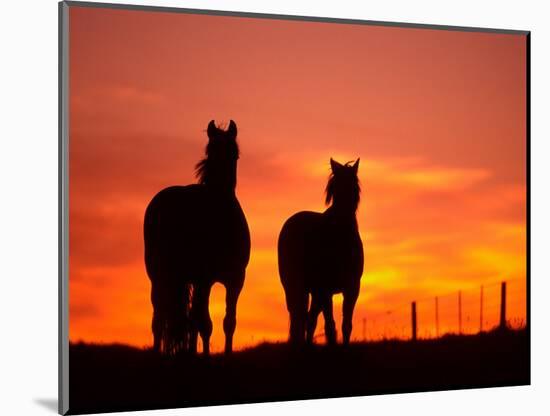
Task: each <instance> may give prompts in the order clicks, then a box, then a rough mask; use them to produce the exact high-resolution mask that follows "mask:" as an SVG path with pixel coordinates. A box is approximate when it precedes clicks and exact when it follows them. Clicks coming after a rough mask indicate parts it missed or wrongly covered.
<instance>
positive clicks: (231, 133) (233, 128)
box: [227, 120, 237, 140]
mask: <svg viewBox="0 0 550 416" xmlns="http://www.w3.org/2000/svg"><path fill="white" fill-rule="evenodd" d="M227 136H228V137H229V138H230V139H233V140H235V139H236V138H237V125H236V124H235V122H234V121H233V120H231V121H230V122H229V127H228V128H227Z"/></svg>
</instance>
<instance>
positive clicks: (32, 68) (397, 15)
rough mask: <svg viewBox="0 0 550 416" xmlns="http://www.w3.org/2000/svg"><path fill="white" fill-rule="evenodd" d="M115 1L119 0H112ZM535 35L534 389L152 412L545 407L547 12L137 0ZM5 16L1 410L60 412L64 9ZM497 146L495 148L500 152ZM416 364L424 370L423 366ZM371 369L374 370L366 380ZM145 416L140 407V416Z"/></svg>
mask: <svg viewBox="0 0 550 416" xmlns="http://www.w3.org/2000/svg"><path fill="white" fill-rule="evenodd" d="M112 2H117V1H116V0H112ZM128 2H133V3H134V4H154V5H164V6H167V5H168V6H180V7H190V8H204V9H214V10H216V9H217V10H233V11H250V12H260V13H280V14H297V15H306V16H324V17H341V18H354V19H366V20H382V21H394V22H414V23H429V24H446V25H459V26H477V27H492V28H507V29H520V30H531V31H532V61H531V62H532V72H531V75H532V77H531V81H532V101H531V103H532V166H531V172H532V210H531V214H532V266H533V269H532V302H531V307H532V322H531V324H532V329H533V331H532V332H533V338H532V364H533V365H532V386H529V387H514V388H498V389H495V388H493V389H484V390H470V391H454V392H439V393H426V394H408V395H388V396H375V397H365V398H351V399H337V400H318V401H309V402H290V403H277V404H253V405H245V406H223V407H216V408H195V409H185V410H172V411H158V412H147V414H151V415H161V414H162V415H176V414H178V415H179V414H187V415H222V414H223V415H228V416H232V415H239V416H241V415H243V416H248V415H256V414H258V413H262V414H264V415H279V414H281V413H282V412H284V413H288V414H310V413H322V414H333V413H337V412H340V413H341V412H350V413H353V414H363V413H370V414H400V413H407V414H422V415H441V414H445V415H465V414H474V415H478V414H484V413H486V414H488V413H490V414H502V415H514V416H516V415H518V414H521V413H525V414H535V415H537V414H550V413H548V412H549V411H550V403H549V401H550V400H549V397H548V396H549V395H550V382H549V379H550V367H549V359H548V356H549V355H550V345H549V336H548V331H549V330H550V322H549V320H550V319H549V318H550V313H549V304H550V299H549V298H548V297H549V294H550V285H549V283H548V282H549V280H550V274H549V267H548V258H549V257H550V256H549V254H550V253H549V249H548V245H547V237H546V236H548V235H550V227H549V225H550V221H549V219H548V216H549V215H550V186H549V185H548V183H547V180H548V179H549V173H550V169H549V165H550V162H549V161H548V160H547V158H548V157H550V155H549V152H548V150H549V147H550V144H549V143H550V132H549V129H548V122H547V120H548V118H549V117H550V111H549V108H548V106H547V103H548V93H549V79H550V60H549V51H550V19H549V18H550V14H549V13H548V12H547V10H546V7H545V4H546V3H547V2H545V1H526V0H524V1H519V0H514V1H507V0H500V1H499V0H496V1H481V0H475V1H469V0H461V1H455V2H444V1H441V0H435V1H427V0H414V1H411V0H403V1H396V0H386V1H376V2H373V3H369V2H363V1H361V2H359V1H355V2H353V1H351V0H338V1H330V2H326V3H322V2H320V1H319V0H317V1H304V0H264V1H262V2H261V3H260V2H257V1H253V0H228V1H221V0H219V1H214V0H204V1H162V0H151V1H139V0H131V1H130V0H128ZM2 3H3V4H2V9H1V11H0V19H1V21H0V31H1V36H0V42H1V43H0V45H1V49H0V57H1V58H0V59H1V60H0V83H1V84H0V85H1V88H0V105H1V108H0V146H1V148H0V181H1V187H0V195H1V197H0V210H1V211H0V242H1V247H0V249H1V250H0V282H1V284H0V350H1V351H0V392H1V393H0V414H2V415H4V414H25V415H34V414H39V415H40V414H54V410H53V409H54V406H55V403H56V398H57V137H58V136H57V4H56V1H54V0H32V1H31V0H24V1H15V0H11V1H4V2H2ZM495 151H498V149H495ZM419 371H422V370H421V369H419ZM366 376H368V375H366ZM143 414H145V413H143Z"/></svg>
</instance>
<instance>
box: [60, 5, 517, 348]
mask: <svg viewBox="0 0 550 416" xmlns="http://www.w3.org/2000/svg"><path fill="white" fill-rule="evenodd" d="M525 59H526V48H525V37H524V36H521V35H504V34H488V33H467V32H454V31H438V30H427V29H405V28H395V27H376V26H363V25H343V24H328V23H313V22H293V21H280V20H270V19H269V20H267V19H251V18H230V17H220V16H201V15H186V14H168V13H159V12H143V11H123V10H108V9H98V8H80V7H74V6H73V7H71V8H70V339H71V340H72V341H77V340H85V341H94V342H124V343H129V344H133V345H140V346H145V345H150V344H151V343H152V335H151V331H150V319H151V313H152V307H151V305H150V301H149V293H150V283H149V280H148V278H147V275H146V272H145V268H144V263H143V240H142V221H143V214H144V210H145V207H146V206H147V204H148V202H149V201H150V199H151V198H152V197H153V196H154V195H155V193H156V192H158V191H159V190H161V189H162V188H164V187H166V186H169V185H174V184H188V183H193V182H194V181H195V179H194V176H193V167H194V165H195V163H196V162H197V161H198V160H199V159H200V158H201V157H202V155H203V152H204V146H205V144H206V140H207V139H206V134H205V129H206V126H207V124H208V122H209V121H210V120H211V119H215V120H218V121H228V120H229V119H234V120H235V121H236V122H237V125H238V128H239V136H238V140H239V144H240V147H241V158H240V160H239V172H238V175H239V176H238V185H237V195H238V197H239V200H240V202H241V205H242V206H243V209H244V211H245V213H246V215H247V219H248V223H249V227H250V229H251V233H252V252H251V261H250V264H249V267H248V269H247V279H246V281H245V285H244V289H243V292H242V294H241V298H240V300H239V304H238V315H237V318H238V325H237V331H236V333H235V344H236V346H237V347H243V346H246V345H250V344H254V343H256V342H260V341H262V340H264V339H266V340H284V339H285V338H286V336H287V329H288V318H287V313H286V308H285V305H284V295H283V290H282V287H281V285H280V283H279V278H278V273H277V266H276V264H277V259H276V241H277V236H278V233H279V231H280V228H281V226H282V224H283V222H284V221H285V219H286V218H288V217H289V216H290V215H292V214H293V213H294V212H296V211H300V210H305V209H308V210H316V211H320V210H323V209H324V205H323V201H324V195H323V190H324V187H325V184H326V180H327V176H328V173H329V158H330V157H333V158H335V159H336V160H339V161H340V162H346V161H348V160H352V159H355V158H357V157H361V166H360V169H359V175H360V179H361V183H362V190H363V191H362V200H361V205H360V208H359V211H358V221H359V225H360V231H361V236H362V239H363V242H364V245H365V273H364V275H363V279H362V288H361V294H360V297H359V300H358V304H357V307H356V312H355V317H354V322H355V329H354V334H353V336H354V337H355V338H361V337H362V335H363V334H362V322H363V321H362V320H363V318H366V319H367V332H368V333H367V336H369V337H375V336H379V335H380V331H381V329H380V328H375V327H372V333H371V332H370V331H371V329H370V325H374V324H375V321H376V319H378V320H381V319H382V317H384V316H385V317H386V318H388V316H389V315H387V314H386V313H385V312H386V311H388V310H394V309H395V310H396V311H397V312H395V313H394V314H393V315H392V317H397V316H398V315H399V314H400V313H401V315H402V317H401V318H399V319H398V322H396V323H394V325H393V328H394V330H395V328H398V327H399V328H405V329H403V331H405V332H407V331H408V329H407V327H406V325H407V324H408V322H409V321H408V320H409V319H410V318H409V315H408V311H409V309H410V301H412V300H419V301H420V300H424V299H425V301H423V302H420V303H419V321H420V322H419V330H420V332H421V333H427V332H429V331H433V328H434V324H433V322H432V321H433V319H432V315H433V314H432V311H433V302H434V300H433V298H434V296H436V295H446V294H451V295H449V296H447V297H442V298H441V300H440V307H441V312H440V315H441V318H440V319H441V323H440V325H441V327H442V328H446V327H448V328H449V329H450V330H452V329H453V325H455V326H456V316H455V311H456V291H458V290H459V289H461V290H463V291H464V294H463V302H464V311H465V312H464V313H465V316H464V324H463V325H464V327H465V330H474V329H476V328H478V327H479V296H480V294H479V291H480V285H482V284H484V285H491V284H495V283H498V282H500V281H501V280H508V281H510V283H509V291H510V294H509V300H510V304H509V316H512V317H515V318H518V319H524V318H525V276H526V266H525V265H526V250H525V246H526V224H525V217H526V173H525V172H526V147H525V146H526V145H525V143H526V134H525V131H526V113H525V108H526V99H525V95H526V82H525V79H526V72H525ZM498 290H499V288H498V286H494V285H493V286H488V287H487V288H486V289H485V297H486V300H485V302H486V309H487V310H486V312H485V317H486V319H487V320H488V323H489V324H495V323H496V322H497V321H496V320H497V319H498V318H497V309H498V305H497V303H498ZM223 296H224V290H223V288H222V287H221V286H219V285H217V286H215V287H214V290H213V293H212V298H211V314H212V318H213V321H214V334H213V340H212V343H213V349H214V350H219V349H220V347H221V346H222V343H223V332H222V329H221V319H222V318H223V310H224V298H223ZM339 305H340V303H339V300H338V299H337V302H336V308H337V310H336V316H338V319H337V323H339V322H340V319H339V317H340V314H341V313H340V306H339ZM446 314H448V315H449V316H448V317H446ZM466 316H467V318H466ZM375 318H376V319H375ZM392 319H393V318H392ZM321 323H322V320H321ZM407 333H408V332H407Z"/></svg>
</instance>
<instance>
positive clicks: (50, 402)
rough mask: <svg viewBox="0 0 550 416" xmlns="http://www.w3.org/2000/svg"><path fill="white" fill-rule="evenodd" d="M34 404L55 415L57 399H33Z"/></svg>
mask: <svg viewBox="0 0 550 416" xmlns="http://www.w3.org/2000/svg"><path fill="white" fill-rule="evenodd" d="M34 402H35V403H37V404H39V405H40V406H42V407H44V408H46V409H48V410H50V411H52V412H54V413H56V414H57V398H54V399H34Z"/></svg>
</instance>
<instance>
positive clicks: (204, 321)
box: [195, 283, 212, 355]
mask: <svg viewBox="0 0 550 416" xmlns="http://www.w3.org/2000/svg"><path fill="white" fill-rule="evenodd" d="M211 289H212V285H211V284H210V283H206V284H201V285H198V287H197V292H198V293H197V295H198V296H197V299H198V305H197V307H198V308H197V316H198V330H199V332H200V334H201V339H202V352H203V354H204V355H209V354H210V336H211V335H212V319H211V318H210V311H209V310H208V301H209V299H210V290H211ZM195 345H196V342H195Z"/></svg>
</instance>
